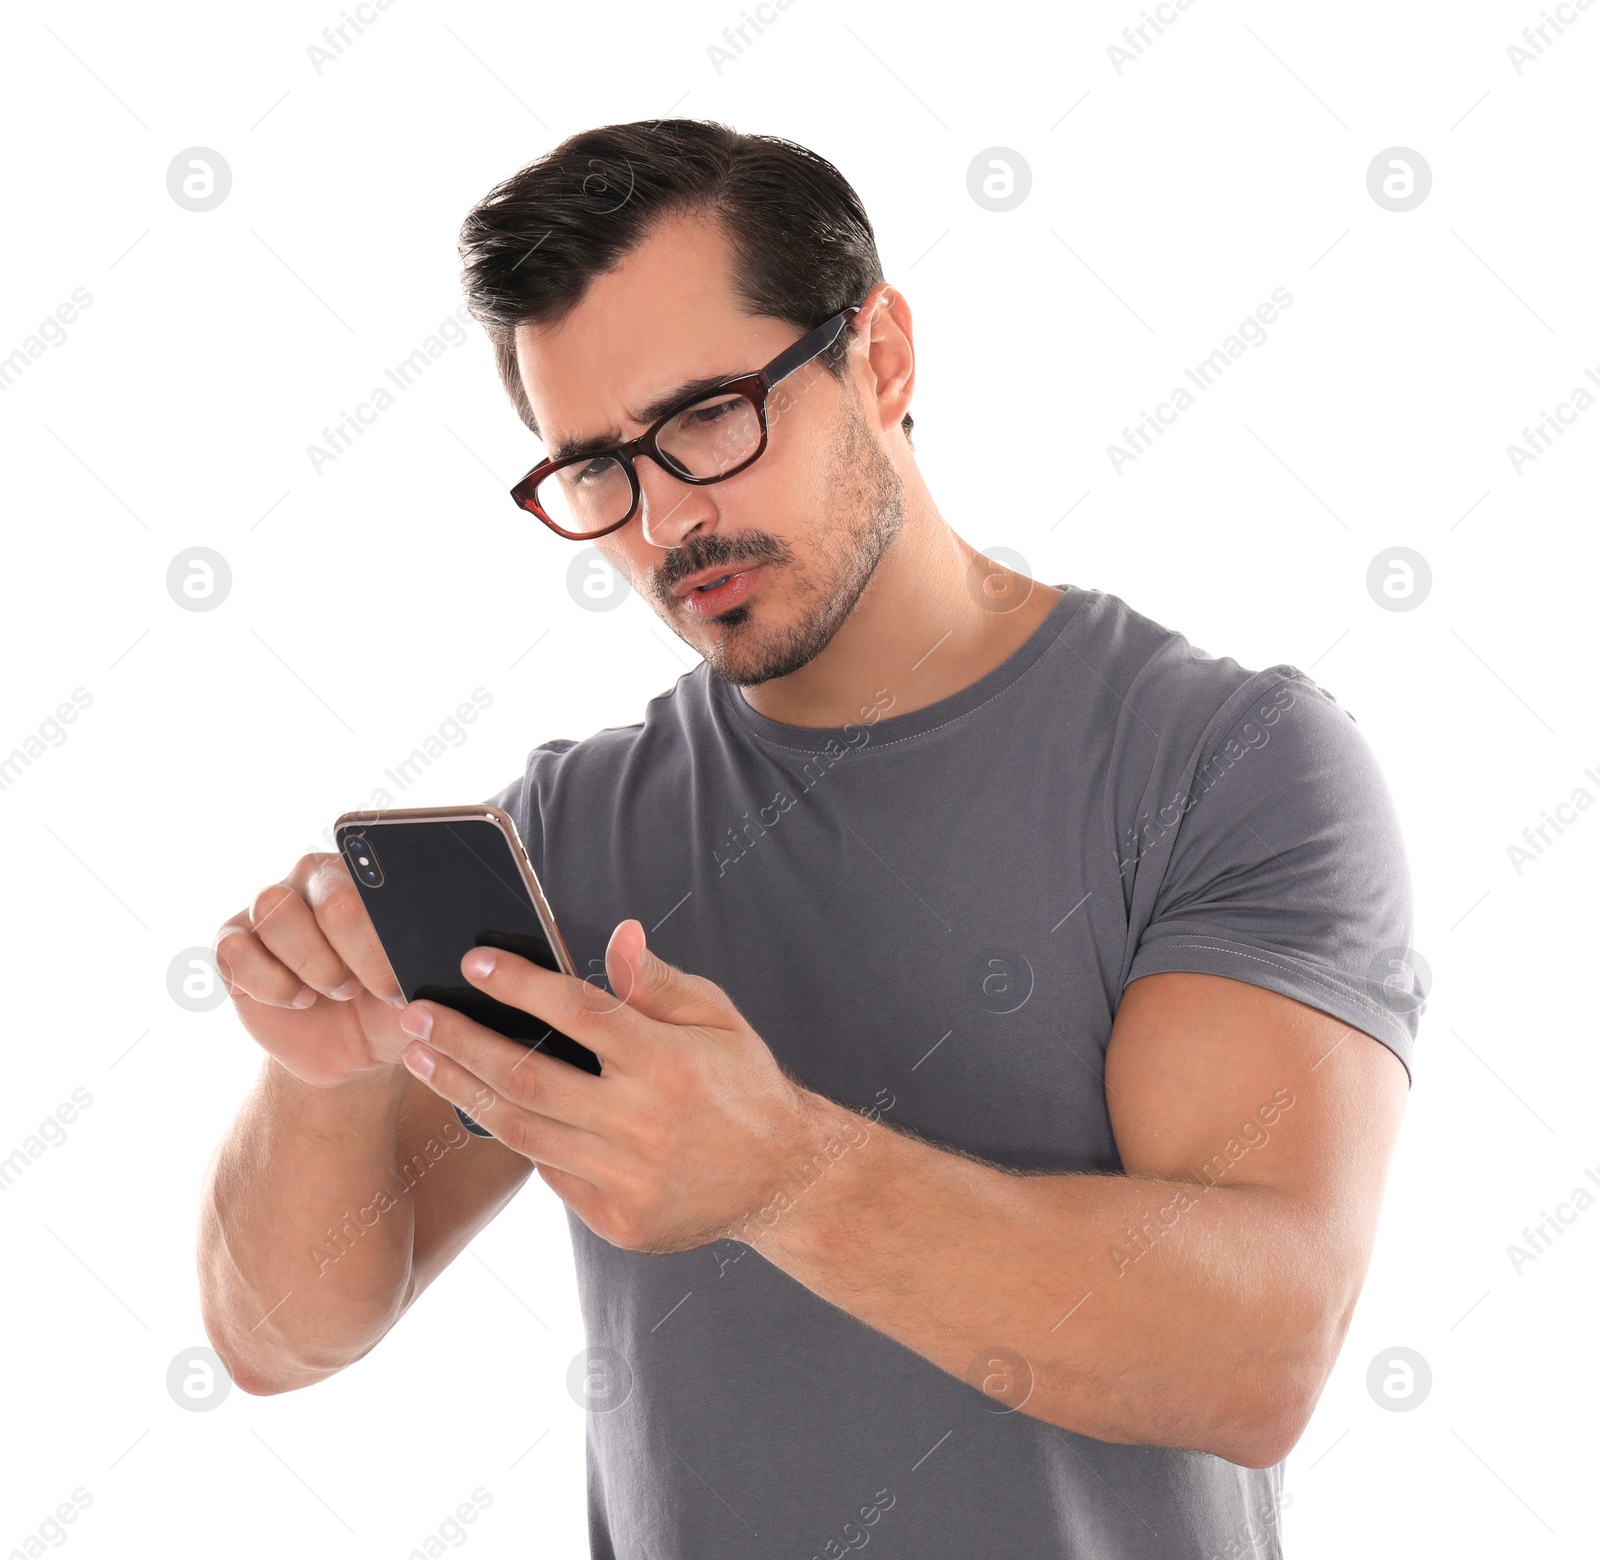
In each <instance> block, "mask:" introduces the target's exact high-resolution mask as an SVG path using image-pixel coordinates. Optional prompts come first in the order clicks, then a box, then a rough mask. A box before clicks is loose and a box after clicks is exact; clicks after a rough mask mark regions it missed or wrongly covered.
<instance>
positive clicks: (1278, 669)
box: [1062, 591, 1328, 756]
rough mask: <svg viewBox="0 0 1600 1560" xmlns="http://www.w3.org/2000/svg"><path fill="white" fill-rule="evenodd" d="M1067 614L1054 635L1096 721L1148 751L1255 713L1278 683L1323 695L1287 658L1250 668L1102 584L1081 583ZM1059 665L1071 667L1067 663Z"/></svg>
mask: <svg viewBox="0 0 1600 1560" xmlns="http://www.w3.org/2000/svg"><path fill="white" fill-rule="evenodd" d="M1075 617H1076V620H1075V622H1074V623H1073V624H1072V625H1071V627H1072V629H1073V632H1072V633H1070V634H1064V635H1063V636H1062V637H1063V640H1064V641H1065V648H1066V650H1067V653H1068V659H1069V661H1070V660H1074V659H1076V660H1079V661H1081V662H1082V663H1084V665H1083V675H1084V676H1085V677H1086V678H1087V679H1088V680H1089V681H1090V682H1091V684H1092V686H1091V688H1090V690H1089V692H1090V694H1091V697H1092V698H1093V699H1094V700H1095V701H1096V702H1097V703H1098V704H1099V705H1100V707H1101V708H1100V715H1101V717H1102V719H1101V722H1100V723H1101V724H1102V727H1103V729H1110V730H1114V731H1115V732H1116V734H1117V737H1118V738H1119V739H1120V740H1121V742H1122V743H1123V744H1124V745H1127V746H1130V747H1132V748H1133V749H1135V750H1138V751H1148V752H1149V753H1151V755H1152V756H1154V755H1155V754H1156V753H1161V754H1163V755H1168V756H1170V755H1171V754H1173V753H1174V752H1175V751H1184V750H1185V749H1193V748H1196V747H1199V746H1202V745H1203V744H1204V742H1205V741H1206V739H1207V736H1208V734H1210V735H1212V736H1214V737H1216V738H1218V739H1220V738H1222V737H1225V736H1226V734H1227V731H1228V729H1229V728H1230V727H1231V726H1232V725H1233V724H1236V723H1238V722H1241V721H1243V720H1245V719H1247V718H1248V717H1249V715H1250V713H1251V712H1252V711H1256V712H1257V713H1258V714H1260V713H1262V712H1261V711H1258V710H1257V706H1258V705H1260V706H1262V707H1263V709H1265V710H1270V709H1271V708H1272V706H1273V701H1274V694H1275V690H1277V689H1278V688H1280V687H1281V686H1282V685H1284V684H1290V683H1292V684H1295V685H1297V686H1300V687H1304V688H1306V689H1308V690H1315V691H1316V693H1318V694H1319V695H1321V696H1322V697H1324V698H1327V697H1328V695H1326V694H1323V693H1322V690H1320V689H1316V685H1315V684H1314V683H1312V682H1311V680H1310V679H1309V678H1308V677H1307V676H1306V674H1305V673H1304V672H1301V671H1300V670H1299V669H1298V668H1296V667H1294V666H1290V665H1288V664H1287V663H1278V664H1276V665H1272V666H1268V667H1265V668H1263V669H1261V670H1254V669H1252V668H1250V667H1246V666H1244V665H1242V664H1241V663H1240V662H1238V661H1236V660H1235V659H1234V658H1233V657H1232V656H1227V655H1222V656H1216V655H1212V654H1210V653H1209V652H1208V651H1205V650H1202V649H1200V648H1199V647H1198V646H1196V645H1195V644H1193V643H1192V642H1191V641H1190V640H1189V639H1188V638H1187V637H1186V636H1185V635H1184V634H1183V633H1181V632H1179V631H1178V630H1177V629H1174V628H1168V627H1167V626H1166V625H1165V624H1162V623H1158V622H1156V621H1155V620H1154V619H1153V618H1150V617H1147V616H1146V615H1145V614H1144V613H1142V612H1138V611H1136V610H1135V609H1134V608H1133V607H1131V606H1129V605H1128V603H1127V602H1126V601H1124V600H1122V598H1121V597H1119V596H1114V595H1112V594H1110V593H1109V592H1107V591H1086V592H1085V599H1084V601H1083V603H1082V605H1081V606H1080V608H1079V609H1078V612H1077V614H1076V615H1075ZM1062 670H1063V673H1064V674H1065V675H1071V671H1072V669H1071V668H1070V667H1064V668H1063V669H1062ZM1272 718H1273V719H1276V716H1273V717H1272ZM1219 722H1220V723H1221V730H1220V731H1214V730H1213V728H1214V727H1216V726H1217V724H1218V723H1219Z"/></svg>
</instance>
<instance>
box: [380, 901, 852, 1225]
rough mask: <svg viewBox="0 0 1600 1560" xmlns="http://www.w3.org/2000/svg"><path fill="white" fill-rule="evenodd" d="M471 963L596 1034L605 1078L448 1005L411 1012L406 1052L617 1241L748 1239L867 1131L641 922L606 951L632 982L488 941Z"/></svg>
mask: <svg viewBox="0 0 1600 1560" xmlns="http://www.w3.org/2000/svg"><path fill="white" fill-rule="evenodd" d="M461 970H462V973H463V974H464V975H465V977H466V978H467V979H468V980H469V981H470V982H471V983H472V984H473V985H474V986H476V987H477V988H478V989H479V990H480V991H483V992H486V993H487V994H488V995H490V996H491V997H496V998H498V999H499V1000H500V1001H501V1002H504V1003H506V1004H508V1005H509V1006H511V1007H515V1008H520V1009H522V1011H524V1012H526V1013H531V1014H533V1015H534V1016H535V1017H537V1018H539V1019H541V1020H542V1021H544V1022H545V1023H547V1024H550V1025H552V1026H553V1027H554V1028H556V1029H557V1030H559V1031H560V1032H561V1033H562V1034H565V1035H570V1036H571V1037H572V1038H573V1039H574V1040H577V1041H579V1042H581V1043H582V1044H583V1045H586V1046H588V1047H589V1048H590V1050H592V1051H594V1052H595V1054H596V1055H597V1056H599V1058H600V1063H601V1067H602V1069H603V1071H602V1073H601V1075H600V1076H599V1077H595V1076H594V1075H593V1074H591V1073H586V1072H583V1071H581V1070H580V1069H578V1068H576V1067H571V1066H569V1065H568V1064H567V1063H565V1062H561V1061H557V1060H556V1059H555V1058H554V1057H550V1056H546V1055H544V1054H542V1053H541V1052H538V1051H533V1050H530V1049H529V1048H527V1047H526V1046H521V1045H518V1044H516V1043H515V1042H514V1041H511V1040H507V1039H505V1038H504V1037H503V1036H501V1035H498V1034H495V1033H494V1032H493V1031H492V1030H489V1029H486V1028H484V1027H483V1026H482V1025H481V1024H477V1023H474V1022H473V1021H472V1020H471V1019H468V1018H466V1017H464V1016H463V1015H461V1014H460V1013H457V1012H455V1011H454V1010H453V1009H451V1008H448V1007H445V1006H443V1005H442V1004H440V1003H435V1002H413V1003H411V1004H410V1005H409V1006H408V1007H407V1008H406V1009H405V1011H404V1012H403V1013H402V1014H401V1015H400V1023H401V1026H402V1027H403V1028H404V1029H406V1030H407V1031H408V1032H409V1033H411V1034H414V1035H418V1036H420V1037H424V1038H425V1039H426V1042H427V1043H426V1044H423V1043H422V1040H421V1039H419V1040H418V1041H417V1042H415V1043H413V1044H412V1045H409V1046H408V1047H407V1048H406V1050H405V1053H404V1061H405V1065H406V1066H407V1067H408V1068H410V1069H411V1071H412V1072H413V1073H415V1074H416V1076H417V1077H419V1078H421V1079H422V1080H423V1081H424V1082H425V1083H427V1084H428V1086H429V1087H430V1088H432V1089H433V1090H434V1091H435V1092H436V1093H438V1094H440V1095H442V1096H443V1097H444V1098H445V1099H447V1100H451V1101H453V1102H454V1103H455V1104H457V1105H459V1106H460V1107H461V1108H462V1109H463V1110H465V1111H466V1112H467V1113H468V1114H469V1115H471V1116H472V1117H473V1119H474V1120H475V1121H477V1122H478V1123H479V1124H480V1125H482V1126H483V1127H484V1128H486V1129H487V1130H488V1131H490V1132H492V1133H493V1134H494V1136H495V1137H496V1138H498V1139H499V1140H500V1141H501V1142H502V1143H504V1144H505V1145H506V1146H507V1147H508V1148H511V1149H514V1150H515V1151H516V1152H517V1153H519V1154H522V1155H523V1156H524V1157H526V1158H528V1159H531V1160H532V1161H533V1162H534V1165H535V1166H536V1168H537V1169H538V1172H539V1175H540V1177H541V1178H542V1179H543V1180H544V1181H545V1182H546V1184H547V1185H549V1187H550V1188H551V1189H552V1190H553V1191H554V1192H555V1193H556V1194H557V1195H558V1196H559V1197H560V1198H561V1199H562V1201H563V1202H565V1203H566V1204H567V1205H568V1206H569V1207H570V1208H571V1209H572V1210H573V1211H574V1212H575V1213H576V1214H577V1215H578V1217H579V1218H581V1219H582V1220H583V1221H584V1223H585V1224H587V1225H588V1226H589V1228H590V1229H592V1230H593V1231H594V1232H595V1233H596V1234H597V1235H599V1236H601V1237H602V1239H605V1240H608V1241H610V1242H611V1243H612V1244H613V1245H616V1246H621V1247H624V1248H626V1249H628V1250H632V1251H652V1252H669V1251H688V1250H691V1249H693V1248H694V1247H697V1246H703V1245H705V1244H707V1243H708V1242H709V1241H712V1240H715V1239H716V1238H717V1237H718V1236H719V1235H731V1236H733V1237H734V1238H739V1237H740V1236H741V1231H742V1230H743V1229H744V1228H746V1227H751V1228H753V1226H748V1221H750V1220H752V1219H754V1218H755V1217H756V1216H757V1214H758V1212H759V1211H760V1210H763V1209H768V1208H770V1207H772V1206H773V1205H774V1203H776V1202H781V1201H782V1200H783V1199H784V1198H791V1200H792V1196H793V1195H794V1194H797V1193H798V1191H799V1189H800V1188H801V1187H803V1186H804V1185H807V1184H809V1182H808V1180H807V1179H806V1175H805V1171H804V1167H805V1166H806V1165H807V1163H808V1162H810V1161H812V1160H814V1159H817V1158H819V1157H820V1159H821V1162H823V1163H826V1152H825V1148H824V1144H825V1142H826V1141H829V1140H832V1139H836V1138H837V1137H838V1136H839V1135H840V1134H839V1131H838V1128H839V1125H840V1121H839V1118H840V1117H846V1118H848V1121H849V1123H853V1124H854V1125H855V1126H856V1127H858V1128H859V1125H860V1124H859V1123H858V1122H856V1121H855V1118H854V1117H853V1116H852V1115H851V1114H850V1113H849V1112H847V1111H842V1110H841V1109H840V1108H838V1107H832V1106H829V1105H828V1104H827V1102H826V1101H823V1100H821V1099H820V1098H818V1097H817V1096H815V1095H812V1094H809V1093H807V1092H806V1091H805V1090H804V1089H802V1088H800V1086H799V1085H798V1084H796V1083H795V1082H793V1080H792V1079H790V1078H789V1077H788V1076H787V1075H786V1074H785V1073H784V1072H783V1071H782V1069H781V1068H780V1067H779V1066H778V1064H777V1062H776V1061H775V1060H774V1059H773V1056H772V1053H771V1052H770V1051H769V1050H768V1049H767V1047H766V1045H765V1043H764V1042H763V1041H762V1039H761V1037H760V1036H759V1035H758V1034H756V1032H755V1031H754V1030H753V1029H752V1028H751V1027H750V1025H749V1024H748V1023H747V1022H746V1021H745V1020H744V1018H743V1017H742V1016H741V1015H740V1013H739V1011H738V1009H737V1008H735V1007H734V1005H733V1003H732V1001H731V1000H730V999H729V997H728V996H727V994H726V993H725V992H724V991H723V990H722V989H721V988H720V987H718V986H716V985H714V984H713V983H712V982H711V981H709V980H704V979H702V978H701V977H699V976H697V975H688V974H685V973H684V972H683V971H681V970H677V969H674V968H673V967H672V966H671V965H669V964H665V963H663V962H662V961H661V960H660V959H658V958H656V956H655V955H654V954H653V953H651V952H650V951H649V949H648V948H647V947H646V946H645V934H644V928H643V927H642V926H640V924H639V923H638V922H637V921H624V922H623V923H622V924H621V925H620V926H618V927H617V929H616V931H615V932H613V933H612V936H611V943H610V946H609V947H608V948H607V950H606V974H607V977H608V978H609V980H610V982H611V986H612V988H613V991H615V992H616V993H618V995H612V993H611V992H607V991H604V990H602V989H600V988H599V987H598V986H592V985H589V984H587V983H586V982H584V981H581V980H577V979H575V978H574V977H572V976H569V975H561V974H557V973H555V972H554V971H551V970H546V969H542V968H540V966H539V965H537V964H534V963H532V962H531V961H530V960H528V959H523V958H520V957H518V956H517V955H516V954H513V953H507V952H505V951H503V950H501V949H496V948H474V949H473V950H472V951H471V952H469V953H468V954H466V956H465V957H464V958H463V959H462V961H461ZM849 1132H850V1126H849V1125H845V1128H844V1135H845V1136H848V1134H849ZM813 1174H814V1172H813Z"/></svg>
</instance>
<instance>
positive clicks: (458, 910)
mask: <svg viewBox="0 0 1600 1560" xmlns="http://www.w3.org/2000/svg"><path fill="white" fill-rule="evenodd" d="M333 837H334V840H335V842H336V843H337V845H338V848H339V853H340V855H342V856H343V857H344V861H345V865H346V866H347V867H348V868H349V869H350V876H351V878H352V879H354V881H355V885H356V888H357V889H358V890H359V892H360V894H361V898H362V902H363V903H364V904H365V905H366V907H367V914H368V915H369V916H370V917H371V918H372V925H373V928H374V929H375V930H376V931H377V934H378V941H379V942H380V943H382V945H383V951H384V954H385V955H386V956H387V958H388V960H389V968H390V969H391V970H393V972H394V978H395V980H396V982H397V983H398V984H399V987H400V990H401V991H402V992H403V993H404V994H405V998H406V1000H407V1001H408V1002H416V1001H418V1000H425V1001H428V1002H438V1003H442V1004H443V1005H444V1006H445V1007H450V1008H454V1009H455V1010H456V1011H457V1012H458V1013H465V1014H466V1015H467V1017H468V1018H470V1019H473V1020H475V1021H476V1022H477V1023H480V1024H482V1025H484V1027H485V1028H487V1029H492V1030H494V1031H495V1032H496V1033H497V1034H502V1035H504V1036H505V1037H506V1039H508V1040H515V1041H516V1042H517V1043H518V1044H519V1045H525V1046H528V1047H530V1048H531V1049H533V1050H535V1051H543V1052H545V1053H546V1055H549V1056H554V1057H558V1058H559V1059H560V1060H561V1061H563V1062H569V1063H570V1064H571V1065H572V1066H574V1067H581V1068H582V1069H583V1070H584V1071H585V1072H589V1073H598V1072H599V1071H600V1058H599V1057H598V1056H596V1055H595V1054H594V1052H593V1051H591V1050H589V1048H588V1047H587V1046H583V1045H579V1044H578V1042H577V1041H576V1040H573V1039H571V1038H570V1037H569V1036H567V1035H564V1034H562V1033H561V1032H560V1031H559V1030H556V1029H552V1028H551V1027H550V1026H549V1025H548V1024H546V1023H545V1022H544V1021H543V1020H542V1019H538V1018H535V1017H534V1016H533V1015H532V1014H531V1013H524V1012H523V1011H522V1010H521V1009H520V1008H514V1007H509V1006H507V1005H506V1004H505V1003H504V1002H499V1001H496V1000H495V998H493V997H491V996H489V995H488V994H487V993H485V992H482V991H479V990H478V988H477V987H476V986H471V985H468V984H467V979H466V977H465V976H464V975H463V974H462V973H461V958H462V955H463V954H465V953H466V951H467V950H468V949H469V948H474V947H478V946H480V945H481V946H484V947H488V948H504V949H505V950H506V951H507V952H508V953H517V954H521V955H522V957H523V958H525V959H531V960H532V961H533V962H534V963H535V964H539V965H543V967H544V968H545V969H547V970H560V971H561V972H562V973H563V974H566V975H576V973H577V971H576V970H575V969H574V968H573V963H572V955H571V954H570V953H568V952H567V945H566V943H565V942H563V941H562V938H561V933H560V931H559V930H558V929H557V927H556V921H555V917H554V916H553V915H552V914H551V913H550V905H549V903H548V901H547V900H546V899H545V897H544V890H543V889H542V888H540V886H539V879H538V877H537V876H535V874H534V870H533V864H532V863H531V862H530V861H529V860H528V853H527V851H526V850H525V849H524V848H523V844H522V839H521V836H520V835H519V834H518V833H517V825H516V823H515V821H514V820H513V819H512V817H511V815H510V814H509V813H507V812H506V811H504V809H502V808H499V807H495V806H492V805H490V804H489V803H487V802H484V803H478V804H476V805H474V806H469V807H395V808H386V809H370V808H369V809H366V810H363V811H360V812H347V813H344V814H342V815H341V816H340V817H339V818H338V819H337V820H336V821H335V823H334V826H333ZM456 1115H457V1116H459V1117H460V1118H461V1124H462V1125H463V1126H464V1127H466V1129H467V1130H468V1131H469V1132H473V1133H476V1134H477V1135H478V1136H479V1137H491V1136H493V1134H492V1133H490V1132H487V1131H485V1130H484V1129H483V1128H482V1127H480V1126H479V1125H478V1123H477V1122H475V1121H474V1120H473V1119H472V1118H471V1117H470V1116H469V1115H467V1113H466V1112H465V1111H464V1110H462V1109H461V1107H460V1106H459V1105H458V1106H457V1107H456Z"/></svg>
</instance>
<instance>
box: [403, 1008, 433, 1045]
mask: <svg viewBox="0 0 1600 1560" xmlns="http://www.w3.org/2000/svg"><path fill="white" fill-rule="evenodd" d="M400 1027H401V1028H402V1029H403V1030H405V1032H406V1033H407V1034H408V1035H415V1036H416V1037H417V1039H419V1040H426V1039H427V1038H428V1036H429V1035H430V1034H432V1033H433V1014H432V1013H430V1012H429V1011H428V1010H427V1008H425V1007H408V1008H407V1009H406V1010H405V1012H403V1013H402V1014H401V1015H400Z"/></svg>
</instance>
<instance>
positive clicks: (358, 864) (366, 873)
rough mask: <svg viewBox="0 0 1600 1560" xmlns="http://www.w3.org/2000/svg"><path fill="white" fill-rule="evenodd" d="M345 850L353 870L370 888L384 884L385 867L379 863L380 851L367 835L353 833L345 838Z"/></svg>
mask: <svg viewBox="0 0 1600 1560" xmlns="http://www.w3.org/2000/svg"><path fill="white" fill-rule="evenodd" d="M344 850H345V856H346V857H347V858H348V860H349V862H350V868H351V870H352V871H353V872H354V873H355V875H356V876H357V877H358V878H360V880H361V881H362V882H363V883H365V884H366V885H367V886H368V887H369V888H379V887H381V886H382V884H383V868H382V867H380V866H379V865H378V853H377V852H376V851H375V850H373V848H372V845H371V842H370V841H369V840H367V839H366V837H365V836H363V835H360V834H352V835H351V836H350V837H349V838H348V839H346V840H345V842H344Z"/></svg>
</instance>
